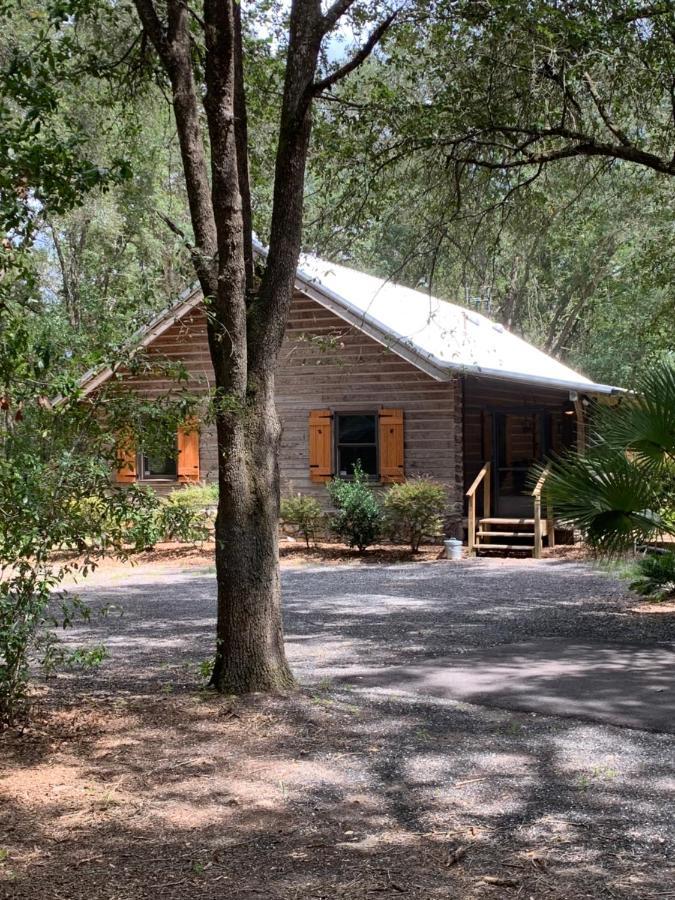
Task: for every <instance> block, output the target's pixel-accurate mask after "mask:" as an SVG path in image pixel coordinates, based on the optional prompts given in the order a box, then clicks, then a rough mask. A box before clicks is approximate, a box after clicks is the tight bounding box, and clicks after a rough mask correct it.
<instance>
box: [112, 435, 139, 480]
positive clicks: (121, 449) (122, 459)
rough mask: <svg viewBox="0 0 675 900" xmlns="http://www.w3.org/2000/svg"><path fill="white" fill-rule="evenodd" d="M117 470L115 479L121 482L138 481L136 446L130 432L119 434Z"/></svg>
mask: <svg viewBox="0 0 675 900" xmlns="http://www.w3.org/2000/svg"><path fill="white" fill-rule="evenodd" d="M116 456H117V470H116V472H115V480H116V481H118V482H120V483H121V484H129V483H130V482H132V481H136V446H135V444H134V437H133V435H132V434H131V433H130V432H124V433H122V434H118V435H117V450H116Z"/></svg>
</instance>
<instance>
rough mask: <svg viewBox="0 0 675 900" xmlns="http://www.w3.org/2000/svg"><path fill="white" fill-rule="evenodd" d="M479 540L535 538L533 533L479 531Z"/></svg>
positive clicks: (477, 535)
mask: <svg viewBox="0 0 675 900" xmlns="http://www.w3.org/2000/svg"><path fill="white" fill-rule="evenodd" d="M476 537H477V538H482V537H517V538H533V537H534V535H533V534H532V532H531V531H477V532H476Z"/></svg>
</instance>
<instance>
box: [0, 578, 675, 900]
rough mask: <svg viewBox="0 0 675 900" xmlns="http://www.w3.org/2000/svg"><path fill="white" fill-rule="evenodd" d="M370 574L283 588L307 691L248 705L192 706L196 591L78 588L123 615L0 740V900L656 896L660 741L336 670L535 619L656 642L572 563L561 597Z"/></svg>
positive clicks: (554, 581)
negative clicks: (87, 668)
mask: <svg viewBox="0 0 675 900" xmlns="http://www.w3.org/2000/svg"><path fill="white" fill-rule="evenodd" d="M433 568H434V569H435V568H436V567H433ZM556 570H557V571H560V569H559V567H557V569H556ZM564 571H566V572H569V569H566V570H564ZM371 572H372V575H371V574H369V575H368V578H369V579H371V580H366V581H364V580H363V578H362V575H361V572H359V574H358V576H357V578H358V580H356V581H355V580H354V574H353V573H352V575H351V578H350V576H349V573H348V572H346V571H344V570H341V571H340V572H339V575H338V577H329V576H328V575H326V573H323V574H322V573H312V572H307V573H302V578H300V577H298V578H292V579H288V578H287V579H286V589H287V598H288V600H287V635H288V642H289V649H290V651H291V655H292V658H293V659H294V663H295V667H296V670H297V671H299V672H300V674H301V676H303V677H305V678H311V680H312V681H313V683H314V686H313V687H312V686H309V687H306V688H305V689H304V690H302V691H299V692H296V693H292V694H289V695H287V696H283V697H272V698H262V697H258V698H255V697H253V698H249V699H248V700H245V701H234V700H232V699H228V698H221V697H217V696H214V695H212V694H210V693H208V692H205V691H199V690H197V689H196V687H197V676H196V669H197V666H198V663H199V661H200V660H201V659H203V658H205V657H206V656H208V654H209V650H210V645H211V640H212V627H213V626H212V603H213V600H212V597H213V583H212V579H206V578H202V577H199V576H198V577H194V576H193V577H191V578H189V579H181V578H172V579H168V578H167V579H165V580H163V581H158V582H157V581H156V582H154V583H152V584H150V583H147V584H127V585H124V586H120V587H116V588H114V589H106V590H104V591H101V590H97V592H96V593H93V594H92V600H93V605H94V606H102V605H104V604H105V603H107V602H111V600H113V601H123V603H122V604H121V605H123V606H124V615H122V616H121V617H119V616H118V617H113V616H108V617H106V618H103V619H95V620H94V621H93V622H92V623H91V624H90V625H89V626H87V627H86V628H84V629H82V630H81V631H80V632H78V633H76V634H75V635H74V639H75V641H79V640H86V641H91V642H98V641H101V640H102V641H104V642H105V643H106V644H108V645H109V648H110V651H111V653H112V657H111V659H110V660H109V661H108V662H106V663H105V664H104V666H103V669H102V671H101V673H100V674H99V676H98V677H97V678H94V677H92V676H89V675H85V674H82V675H74V676H70V677H69V678H61V679H59V680H58V681H57V682H56V683H54V684H52V685H50V686H49V688H48V689H47V690H46V692H45V694H44V696H43V697H42V699H41V700H40V703H39V706H38V708H37V710H36V713H35V718H34V723H33V725H32V726H31V728H29V729H27V730H26V731H25V732H24V733H23V734H21V733H19V732H12V733H7V734H5V735H4V737H3V738H2V756H1V760H2V761H1V764H0V766H1V770H0V792H1V797H0V804H1V805H0V810H1V815H0V850H2V851H3V853H2V854H0V896H2V897H3V898H5V897H7V898H16V900H19V898H21V900H24V898H26V900H27V898H31V900H32V898H40V900H56V898H59V900H63V898H68V900H80V898H82V900H84V898H85V897H86V898H87V900H91V898H92V897H94V898H96V900H127V898H128V900H144V898H150V897H152V898H157V897H161V898H163V900H164V898H167V900H178V898H181V900H183V898H193V897H195V898H197V897H199V898H204V897H208V898H211V897H213V898H215V897H221V896H224V897H232V898H253V897H265V898H273V900H274V898H279V900H296V898H303V900H304V898H308V900H309V898H312V900H313V898H317V900H318V898H333V897H337V898H353V900H361V898H363V900H365V898H372V897H377V896H382V897H386V898H389V897H399V896H400V897H410V898H414V900H422V898H482V897H496V898H502V897H510V896H513V897H518V896H522V897H534V898H537V900H539V898H553V900H569V898H572V897H574V898H584V897H588V898H600V897H603V898H604V897H630V898H640V900H642V898H644V900H647V898H651V897H654V898H656V897H660V896H663V891H664V885H667V884H668V883H669V876H670V880H672V876H673V875H674V874H675V872H673V870H672V867H671V868H669V866H671V864H670V862H669V860H671V859H672V850H673V843H672V841H673V821H672V819H673V817H672V815H671V810H672V801H673V796H672V795H673V781H672V772H673V756H674V752H673V747H672V738H671V737H670V736H669V735H661V734H647V733H644V732H640V731H631V730H628V729H624V728H613V727H608V726H606V725H596V724H591V723H585V722H580V721H577V720H575V719H560V718H554V717H547V716H541V715H532V714H531V713H528V712H520V711H515V712H511V711H508V710H499V709H490V708H485V707H481V706H476V705H471V704H468V703H466V702H456V701H453V700H447V699H446V698H444V697H434V696H433V694H432V693H429V692H425V694H424V696H421V695H417V696H415V695H413V694H398V695H395V694H392V693H387V694H382V695H378V694H377V693H376V692H375V690H374V687H375V686H371V687H372V688H373V689H365V688H364V687H363V686H362V685H358V684H357V685H354V684H350V683H349V681H348V675H347V674H346V672H345V670H346V669H347V668H348V667H349V666H350V665H352V666H353V665H358V666H361V667H364V666H365V665H366V664H367V665H369V666H382V665H391V664H395V661H398V664H399V665H401V661H402V660H403V661H404V662H408V661H410V660H412V661H415V662H416V663H417V662H420V661H422V662H426V663H427V664H429V665H431V664H433V661H434V660H436V659H438V658H439V656H440V655H441V654H442V653H446V654H447V652H448V642H451V646H452V647H453V648H457V650H458V654H459V655H460V656H462V654H464V655H466V654H468V653H470V652H474V651H475V649H476V648H479V647H481V645H485V643H488V644H489V643H490V642H495V643H497V644H500V645H502V646H503V645H504V643H505V641H504V640H503V638H504V637H505V636H506V637H507V639H508V637H509V636H510V635H511V634H512V633H514V632H517V631H518V629H519V628H521V627H527V625H528V623H529V625H530V627H532V628H534V629H535V633H536V634H537V635H541V634H545V631H544V629H545V623H546V617H545V616H544V614H543V613H542V610H549V611H550V610H551V609H557V610H558V611H560V615H559V616H558V618H557V619H556V629H558V630H557V633H558V634H560V633H561V631H562V633H569V634H570V635H575V637H576V638H578V636H579V629H580V628H581V629H582V632H583V633H584V634H587V633H588V631H589V629H592V628H596V629H597V630H598V631H602V630H603V629H604V633H605V634H607V631H608V629H609V631H611V632H612V633H613V634H621V635H625V636H628V635H632V636H633V639H634V640H635V634H636V632H637V635H638V638H643V637H645V636H646V637H648V638H649V639H653V638H655V637H657V636H658V635H659V634H660V632H659V631H658V629H656V630H651V631H650V630H644V628H645V626H643V625H642V624H641V623H637V622H635V623H634V627H632V628H631V622H630V620H629V619H628V618H626V614H625V608H626V607H625V606H623V605H622V603H621V602H619V601H618V600H617V590H616V588H615V587H611V586H609V587H608V586H607V584H606V583H605V582H604V581H602V579H598V577H597V576H595V575H591V576H589V575H588V572H587V570H584V569H583V568H582V567H576V569H575V574H574V577H573V578H572V579H571V580H568V581H567V582H564V581H560V580H559V579H558V578H557V577H554V576H553V575H551V574H549V570H548V569H547V570H545V574H544V575H542V576H540V577H539V579H538V580H537V579H536V578H533V577H532V575H531V569H526V574H525V576H523V575H522V574H521V575H520V576H518V575H515V574H514V575H512V576H510V577H507V578H503V579H495V578H494V577H493V575H492V572H491V570H490V569H489V567H485V566H482V565H478V566H468V567H466V568H465V569H462V571H461V573H460V574H458V575H456V576H453V579H449V578H447V577H446V578H445V579H443V578H442V577H439V576H438V575H437V574H434V575H431V574H429V575H427V574H426V572H425V574H424V578H423V580H422V582H420V579H419V577H414V576H415V573H414V571H413V570H412V569H411V570H408V569H398V570H397V571H395V572H394V571H392V570H389V569H388V570H385V571H382V572H379V573H375V572H374V571H373V570H369V573H371ZM376 574H377V577H375V576H376ZM331 575H332V573H331ZM307 576H311V577H309V578H308V577H307ZM303 579H304V580H303ZM571 581H573V582H574V583H573V584H572V583H571ZM551 593H554V594H555V596H556V597H557V604H558V605H557V606H556V605H555V599H553V598H552V597H551ZM575 616H576V617H577V618H580V619H581V623H579V622H577V630H576V631H574V629H573V628H572V620H573V619H574V617H575ZM600 619H602V622H603V623H604V625H601V623H600ZM593 623H596V624H593ZM608 623H610V624H609V625H608ZM649 627H650V628H651V627H652V626H649ZM500 637H501V638H502V641H499V640H497V638H500ZM521 639H522V638H521ZM589 662H590V660H589ZM542 677H548V676H546V675H545V673H544V675H542ZM345 679H347V681H345ZM553 684H554V682H553V680H551V685H550V686H551V687H552V686H553ZM545 687H546V686H545V685H544V684H543V682H542V683H540V684H539V685H538V686H537V690H538V691H543V690H544V689H545ZM463 853H464V854H465V855H463ZM486 878H487V879H488V880H487V881H486V880H485V879H486ZM490 879H493V880H492V881H490Z"/></svg>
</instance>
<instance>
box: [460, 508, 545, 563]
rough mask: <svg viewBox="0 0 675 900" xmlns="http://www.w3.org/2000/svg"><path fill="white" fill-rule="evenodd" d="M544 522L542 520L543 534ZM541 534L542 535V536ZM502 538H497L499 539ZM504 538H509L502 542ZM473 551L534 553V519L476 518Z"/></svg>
mask: <svg viewBox="0 0 675 900" xmlns="http://www.w3.org/2000/svg"><path fill="white" fill-rule="evenodd" d="M546 530H547V529H546V522H545V521H544V522H542V532H543V535H545V534H546ZM543 535H542V536H543ZM500 538H501V539H502V540H499V539H500ZM504 538H509V540H508V541H507V542H504V541H503V539H504ZM475 552H476V553H477V554H481V553H494V552H498V553H527V554H528V555H534V519H530V518H521V519H516V518H502V517H494V516H486V517H483V518H481V519H478V528H477V529H476V542H475Z"/></svg>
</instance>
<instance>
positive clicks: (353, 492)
mask: <svg viewBox="0 0 675 900" xmlns="http://www.w3.org/2000/svg"><path fill="white" fill-rule="evenodd" d="M327 487H328V493H329V495H330V499H331V501H332V503H333V506H334V507H335V509H336V513H335V515H334V516H333V518H332V520H331V529H332V530H333V531H334V532H335V534H336V535H337V536H338V537H340V538H342V540H344V541H345V543H347V544H348V545H349V546H350V547H358V549H359V552H361V553H363V551H364V550H365V549H366V547H369V546H370V545H371V544H374V543H375V541H377V539H378V538H379V537H380V535H381V533H382V524H383V518H382V509H381V507H380V505H379V503H378V502H377V500H376V498H375V495H374V493H373V491H372V489H371V488H370V487H369V485H368V476H367V475H366V474H365V472H364V471H363V469H362V468H361V465H360V463H358V462H357V463H356V465H355V466H354V474H353V476H352V478H351V479H350V480H349V481H347V480H344V479H342V478H334V479H333V480H332V481H329V482H328V486H327Z"/></svg>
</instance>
